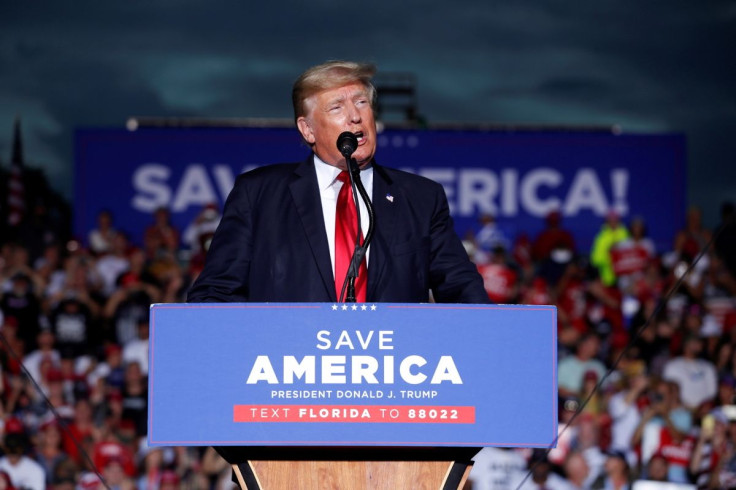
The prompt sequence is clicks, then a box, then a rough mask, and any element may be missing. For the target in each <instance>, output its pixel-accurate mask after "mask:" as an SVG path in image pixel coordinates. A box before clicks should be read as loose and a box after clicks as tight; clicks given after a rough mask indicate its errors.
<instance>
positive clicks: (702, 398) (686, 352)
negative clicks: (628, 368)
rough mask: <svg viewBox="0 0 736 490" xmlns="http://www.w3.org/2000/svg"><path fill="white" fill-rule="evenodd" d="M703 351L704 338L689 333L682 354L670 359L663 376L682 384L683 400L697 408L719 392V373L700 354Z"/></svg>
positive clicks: (690, 407)
mask: <svg viewBox="0 0 736 490" xmlns="http://www.w3.org/2000/svg"><path fill="white" fill-rule="evenodd" d="M702 351H703V339H701V338H700V337H698V336H697V335H696V334H689V335H688V336H687V337H686V338H685V341H684V345H683V348H682V355H681V356H679V357H675V358H674V359H671V360H669V361H668V362H667V363H666V364H665V366H664V372H663V373H662V377H663V378H664V379H666V380H670V381H674V382H676V383H677V384H678V385H679V386H680V394H681V397H682V402H683V403H684V405H685V406H686V407H687V408H689V409H690V410H695V409H696V408H698V406H700V404H702V403H703V402H706V401H709V400H712V399H713V398H715V396H716V394H717V393H718V374H717V373H716V368H715V365H714V364H713V363H712V362H710V361H708V360H706V359H701V358H700V357H699V356H700V354H701V352H702Z"/></svg>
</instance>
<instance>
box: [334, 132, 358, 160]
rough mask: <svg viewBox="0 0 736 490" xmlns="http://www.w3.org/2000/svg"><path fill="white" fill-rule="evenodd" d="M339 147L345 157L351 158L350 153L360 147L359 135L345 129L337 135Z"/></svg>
mask: <svg viewBox="0 0 736 490" xmlns="http://www.w3.org/2000/svg"><path fill="white" fill-rule="evenodd" d="M337 149H338V150H340V153H341V154H342V156H344V157H345V158H350V155H352V154H353V153H355V150H357V149H358V137H357V136H355V135H354V134H353V133H351V132H350V131H345V132H344V133H341V134H340V136H338V137H337Z"/></svg>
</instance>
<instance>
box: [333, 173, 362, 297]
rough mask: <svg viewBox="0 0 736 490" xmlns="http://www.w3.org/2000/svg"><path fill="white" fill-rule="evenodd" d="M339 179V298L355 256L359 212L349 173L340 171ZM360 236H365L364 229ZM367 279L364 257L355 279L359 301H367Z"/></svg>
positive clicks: (337, 236) (337, 276)
mask: <svg viewBox="0 0 736 490" xmlns="http://www.w3.org/2000/svg"><path fill="white" fill-rule="evenodd" d="M337 180H339V181H341V182H342V187H341V188H340V193H339V194H338V195H337V209H336V210H335V291H336V293H337V299H338V300H339V299H340V292H341V291H342V284H343V282H345V275H346V274H347V272H348V267H349V266H350V259H351V258H352V257H353V251H354V250H355V237H356V234H357V233H358V213H357V212H356V211H355V202H354V200H353V188H352V187H351V186H350V179H349V178H348V173H347V172H345V171H342V172H340V174H339V175H338V176H337ZM360 236H361V237H362V236H363V232H362V231H361V234H360ZM367 279H368V269H367V268H366V265H365V259H363V261H362V262H361V263H360V268H359V270H358V278H357V279H356V280H355V299H356V301H357V302H358V303H365V295H366V281H367ZM346 291H347V289H346ZM346 295H347V292H346Z"/></svg>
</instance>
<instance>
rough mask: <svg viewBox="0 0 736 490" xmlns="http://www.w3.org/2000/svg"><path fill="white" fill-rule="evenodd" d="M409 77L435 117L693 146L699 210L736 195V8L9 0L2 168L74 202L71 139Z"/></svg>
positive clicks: (281, 112)
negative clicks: (309, 90)
mask: <svg viewBox="0 0 736 490" xmlns="http://www.w3.org/2000/svg"><path fill="white" fill-rule="evenodd" d="M336 58H347V59H357V60H364V61H371V62H374V63H376V64H377V65H378V68H379V71H387V72H393V71H402V72H412V73H414V74H415V75H416V77H417V81H418V95H419V109H420V111H421V113H422V114H423V115H424V116H426V117H427V119H428V120H429V121H430V122H444V121H461V122H488V123H511V124H516V123H518V124H552V125H596V126H598V125H604V126H608V125H614V124H616V125H620V126H621V127H622V128H623V130H624V131H625V132H627V131H628V132H682V133H685V134H686V135H687V137H688V146H689V159H690V161H689V163H690V165H689V168H690V175H689V185H690V197H691V202H693V203H695V204H700V205H702V206H704V207H705V210H706V214H707V215H708V216H709V218H710V219H709V220H710V221H715V219H716V218H715V216H716V210H717V206H718V203H719V202H720V201H721V200H724V199H727V198H730V199H736V61H735V60H736V1H734V0H637V1H631V0H629V1H626V0H597V1H594V2H590V1H587V2H586V1H577V2H574V1H563V0H545V1H543V0H536V1H530V0H514V1H497V0H483V1H481V0H455V1H452V2H449V1H438V0H424V1H417V0H404V1H402V0H398V1H396V0H394V1H386V0H379V1H373V2H352V3H348V2H334V1H325V0H312V1H310V2H291V1H289V2H278V1H274V2H255V1H244V0H243V1H235V0H225V1H221V0H210V1H204V0H203V1H194V0H155V1H151V0H147V1H126V2H112V1H99V0H75V1H73V2H70V1H66V2H61V1H57V2H54V1H51V0H48V1H39V2H15V1H10V0H0V162H1V163H2V164H3V165H5V166H7V163H8V160H9V158H10V144H11V133H12V123H13V118H14V116H15V115H16V114H20V115H21V116H22V122H23V129H24V139H25V143H26V145H25V150H26V160H27V161H28V163H29V164H31V165H36V166H43V167H44V168H45V169H46V171H47V174H48V175H49V176H50V177H51V178H52V180H53V181H54V182H55V183H57V186H58V188H59V189H60V190H61V191H62V192H63V193H64V194H66V195H67V196H71V193H72V172H73V140H72V137H73V131H74V129H75V128H77V127H96V126H114V127H122V126H123V125H124V124H125V121H126V119H127V118H128V117H129V116H131V115H149V116H203V117H284V118H288V117H290V116H291V107H290V90H291V84H292V83H293V81H294V79H295V78H296V77H297V76H298V75H299V73H300V72H301V71H303V70H304V69H305V68H307V67H308V66H311V65H313V64H316V63H320V62H322V61H325V60H327V59H336Z"/></svg>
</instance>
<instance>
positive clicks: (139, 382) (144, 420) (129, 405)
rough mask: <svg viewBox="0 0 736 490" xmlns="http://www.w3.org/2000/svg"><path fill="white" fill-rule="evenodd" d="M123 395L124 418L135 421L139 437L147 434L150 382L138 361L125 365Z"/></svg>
mask: <svg viewBox="0 0 736 490" xmlns="http://www.w3.org/2000/svg"><path fill="white" fill-rule="evenodd" d="M122 395H123V413H122V418H123V419H124V420H130V421H131V422H133V424H134V425H135V433H136V436H137V437H143V436H145V435H146V434H147V433H148V382H147V379H146V378H145V376H144V375H143V372H142V370H141V366H140V365H139V364H138V363H136V362H130V363H128V364H127V365H126V366H125V385H123V392H122Z"/></svg>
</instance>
